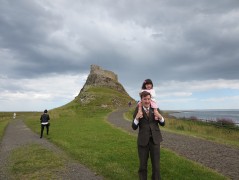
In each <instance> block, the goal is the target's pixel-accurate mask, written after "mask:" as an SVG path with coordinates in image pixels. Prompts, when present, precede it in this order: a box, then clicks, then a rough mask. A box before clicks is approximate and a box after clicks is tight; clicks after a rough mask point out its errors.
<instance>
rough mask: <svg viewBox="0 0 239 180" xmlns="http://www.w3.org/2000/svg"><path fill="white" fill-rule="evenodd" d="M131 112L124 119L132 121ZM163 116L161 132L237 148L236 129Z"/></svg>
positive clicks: (132, 109)
mask: <svg viewBox="0 0 239 180" xmlns="http://www.w3.org/2000/svg"><path fill="white" fill-rule="evenodd" d="M133 112H134V108H130V109H129V111H128V112H127V113H125V115H124V116H125V118H126V119H127V120H129V121H132V116H133ZM163 115H164V117H166V125H165V126H164V127H163V128H161V129H163V130H166V131H170V132H174V133H180V134H185V135H191V136H196V137H200V138H204V139H207V140H211V141H215V142H218V143H222V144H226V145H232V146H235V147H237V148H239V130H238V129H236V128H234V129H231V128H227V127H220V126H215V125H213V124H210V123H206V122H202V121H197V120H185V119H176V118H172V117H168V116H167V114H163Z"/></svg>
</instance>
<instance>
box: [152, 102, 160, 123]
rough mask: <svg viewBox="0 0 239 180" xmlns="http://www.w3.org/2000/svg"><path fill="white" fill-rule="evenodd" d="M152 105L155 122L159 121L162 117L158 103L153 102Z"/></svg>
mask: <svg viewBox="0 0 239 180" xmlns="http://www.w3.org/2000/svg"><path fill="white" fill-rule="evenodd" d="M150 104H151V107H152V108H153V109H154V117H155V120H159V117H161V116H160V114H159V112H158V106H157V103H156V102H155V101H151V102H150Z"/></svg>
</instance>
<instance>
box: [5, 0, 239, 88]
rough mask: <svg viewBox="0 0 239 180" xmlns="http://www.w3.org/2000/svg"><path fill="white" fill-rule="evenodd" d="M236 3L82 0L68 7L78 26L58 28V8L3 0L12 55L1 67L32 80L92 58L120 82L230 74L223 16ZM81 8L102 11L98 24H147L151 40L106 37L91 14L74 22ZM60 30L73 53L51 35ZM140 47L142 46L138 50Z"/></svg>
mask: <svg viewBox="0 0 239 180" xmlns="http://www.w3.org/2000/svg"><path fill="white" fill-rule="evenodd" d="M71 3H73V1H72V2H70V1H69V4H71ZM68 6H69V7H70V5H68ZM109 7H110V8H109ZM238 7H239V2H238V1H237V0H234V1H233V0H230V1H226V0H219V1H217V3H215V2H211V1H206V0H204V1H197V2H194V1H189V0H184V1H177V0H171V1H156V0H155V1H143V0H141V1H117V2H113V1H95V2H94V3H92V2H88V1H80V2H77V3H76V4H75V6H74V7H72V10H76V9H77V8H79V9H80V10H82V11H77V12H78V13H79V14H78V16H79V25H78V26H79V27H74V26H72V27H64V25H66V24H64V23H65V21H64V18H65V17H64V16H63V15H62V14H61V13H60V12H58V13H57V12H54V13H53V12H52V11H51V10H46V9H45V8H44V7H42V6H41V5H39V4H36V3H34V1H23V0H22V1H17V2H14V3H13V2H11V1H10V2H9V1H6V0H5V1H3V3H2V4H1V7H0V23H1V26H0V39H1V41H0V48H6V49H10V51H11V53H12V54H13V55H14V56H15V57H14V58H15V59H17V61H16V62H15V61H14V62H15V65H14V66H11V67H10V68H11V70H9V69H4V68H1V72H4V73H6V74H7V75H8V76H9V77H18V78H22V77H28V78H34V77H36V76H37V77H39V76H47V75H50V74H52V73H56V74H64V73H77V72H88V71H89V67H90V65H91V64H98V65H101V66H102V67H103V68H105V69H109V70H112V71H114V72H116V73H117V74H118V75H119V77H120V79H121V80H122V82H123V83H124V84H127V83H128V84H132V85H134V84H137V85H138V84H141V81H142V80H144V79H145V78H152V79H156V80H157V81H166V80H171V79H174V80H203V79H218V78H222V79H236V78H238V72H237V70H236V67H238V58H239V54H238V52H237V49H238V46H239V39H238V37H239V36H238V32H237V31H236V30H235V29H236V28H237V27H238V26H239V24H238V22H237V21H232V20H231V19H230V21H229V19H224V20H223V18H226V16H227V15H228V14H230V13H232V12H234V11H237V10H238ZM86 10H89V11H90V12H91V13H96V15H99V16H100V15H101V16H102V22H103V21H108V23H111V21H112V22H114V23H122V24H124V23H126V22H132V23H135V24H136V25H137V26H138V27H139V28H140V27H141V28H149V29H152V31H153V32H152V34H151V36H150V37H151V38H152V42H146V43H145V44H138V41H137V39H139V38H140V37H130V38H131V40H133V41H134V42H135V46H134V45H132V46H131V49H127V47H126V46H127V45H128V44H127V42H125V40H123V41H124V43H125V44H124V43H123V42H120V41H117V42H114V41H111V37H110V35H109V36H107V34H106V33H107V32H105V33H104V28H103V27H101V28H102V29H97V26H96V25H94V21H95V19H93V17H94V16H92V19H89V21H92V22H89V23H92V26H90V25H89V24H88V27H86V26H85V24H80V22H81V21H83V20H85V19H83V18H81V16H82V17H87V14H85V13H87V12H86ZM97 13H99V14H97ZM105 16H106V17H105ZM107 18H108V19H107ZM228 18H230V16H228ZM227 20H228V22H227ZM85 21H87V20H85ZM85 21H84V23H86V22H85ZM99 24H100V23H99ZM64 28H66V29H67V30H69V32H68V33H69V34H67V35H66V36H67V37H66V38H68V39H67V40H68V41H69V43H70V42H71V41H73V40H75V41H76V47H77V48H79V52H77V50H78V49H76V50H73V49H72V48H71V47H70V46H68V42H67V41H57V40H54V39H53V40H52V39H50V38H49V36H50V35H51V34H54V33H55V32H58V31H61V30H65V29H64ZM119 36H120V33H119ZM135 36H136V35H135ZM130 38H129V39H130ZM122 39H124V37H122ZM61 43H64V44H61ZM139 43H143V42H139ZM138 45H139V46H142V47H143V48H141V49H140V48H139V49H140V50H137V47H136V46H138ZM126 50H128V52H126ZM131 50H132V51H131ZM80 51H82V53H81V52H80ZM139 51H140V52H139ZM132 52H135V53H132ZM142 54H144V56H143V57H142ZM1 61H2V60H1ZM4 61H5V60H4ZM5 63H7V62H5ZM9 71H11V72H9Z"/></svg>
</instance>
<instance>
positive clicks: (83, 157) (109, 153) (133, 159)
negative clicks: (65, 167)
mask: <svg viewBox="0 0 239 180" xmlns="http://www.w3.org/2000/svg"><path fill="white" fill-rule="evenodd" d="M104 92H105V90H104V88H99V89H97V88H95V89H90V90H89V93H91V94H93V95H94V96H95V97H96V99H95V100H92V101H91V102H90V103H88V104H86V105H80V104H79V103H78V102H77V101H76V100H74V101H72V102H70V103H69V104H67V105H65V106H63V107H60V108H57V109H54V110H51V111H50V112H49V114H50V116H51V119H52V120H51V126H50V135H49V136H47V137H46V135H45V134H44V138H47V139H49V140H50V141H51V142H53V143H55V144H57V145H58V146H59V147H61V148H62V149H64V150H65V151H66V152H67V153H68V154H69V155H70V156H72V157H73V158H74V159H76V160H78V161H79V162H80V163H83V164H85V165H86V166H87V167H89V168H90V169H92V170H93V171H95V172H97V173H99V174H101V175H103V176H104V177H105V178H106V179H114V180H117V179H119V180H123V179H124V180H125V179H126V180H127V179H129V180H133V179H138V175H137V170H138V165H139V164H138V163H139V162H138V154H137V145H136V137H135V136H133V135H130V134H129V133H126V132H124V131H121V130H120V129H117V128H114V127H113V126H112V125H110V124H109V123H108V122H107V121H106V118H107V115H108V114H109V113H110V112H112V110H113V108H114V105H112V106H110V105H109V106H107V107H110V108H103V107H102V106H101V104H108V103H110V102H112V101H113V100H112V99H115V96H114V94H116V95H117V101H123V103H126V102H127V97H126V96H125V95H121V94H119V93H118V92H115V91H113V90H110V91H109V90H108V93H104ZM97 97H100V100H98V99H97ZM126 104H127V103H126ZM39 116H40V113H39V114H37V113H35V114H32V115H30V114H28V115H26V116H25V118H24V119H25V122H26V123H27V125H28V126H29V127H31V129H33V130H34V131H35V132H37V133H39V132H40V125H39ZM149 162H150V161H149ZM149 164H150V163H149ZM150 169H151V167H150V165H149V179H150V174H151V171H150ZM161 173H162V174H161V176H162V178H163V179H175V178H176V179H200V180H201V179H210V180H211V179H217V180H218V179H227V178H225V177H223V176H221V175H219V174H218V173H216V172H214V171H212V170H210V169H208V168H205V167H203V166H201V165H199V164H197V163H194V162H192V161H189V160H187V159H185V158H182V157H180V156H178V155H176V154H175V153H173V152H171V151H169V150H167V149H163V148H161Z"/></svg>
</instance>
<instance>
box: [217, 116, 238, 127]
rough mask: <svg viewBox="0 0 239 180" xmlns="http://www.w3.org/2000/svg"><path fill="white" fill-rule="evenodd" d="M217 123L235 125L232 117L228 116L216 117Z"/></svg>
mask: <svg viewBox="0 0 239 180" xmlns="http://www.w3.org/2000/svg"><path fill="white" fill-rule="evenodd" d="M216 121H217V123H218V124H220V125H222V126H235V123H234V122H233V120H232V119H229V118H217V120H216Z"/></svg>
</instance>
